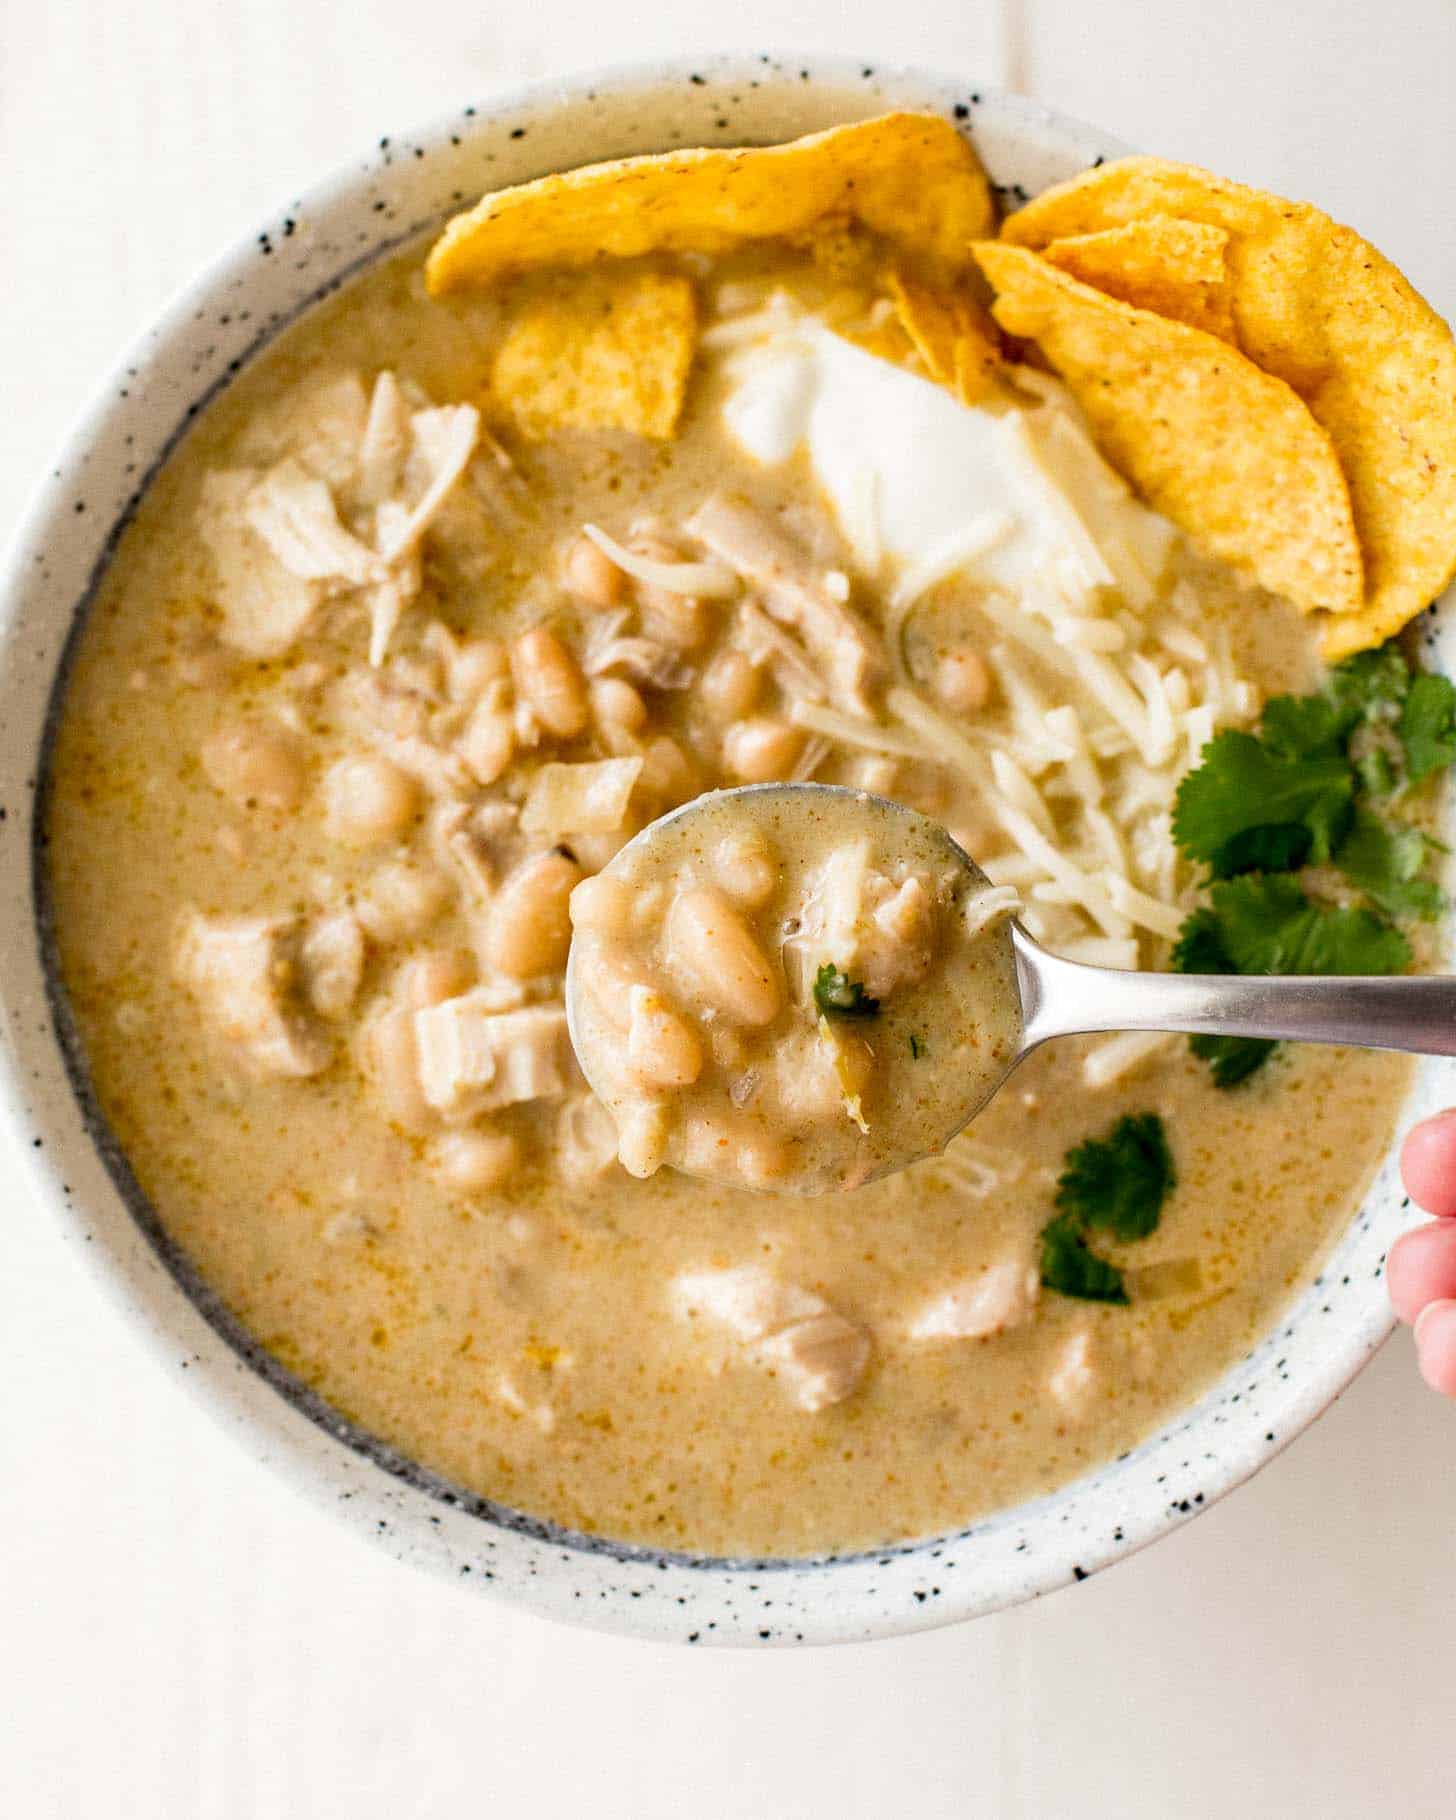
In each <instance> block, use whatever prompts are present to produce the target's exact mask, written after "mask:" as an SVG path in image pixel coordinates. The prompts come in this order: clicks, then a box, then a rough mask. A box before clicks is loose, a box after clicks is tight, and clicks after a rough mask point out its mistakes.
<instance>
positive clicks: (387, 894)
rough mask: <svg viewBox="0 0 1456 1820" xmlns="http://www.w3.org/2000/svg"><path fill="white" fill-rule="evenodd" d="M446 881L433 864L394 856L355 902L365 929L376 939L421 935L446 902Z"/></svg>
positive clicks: (395, 940)
mask: <svg viewBox="0 0 1456 1820" xmlns="http://www.w3.org/2000/svg"><path fill="white" fill-rule="evenodd" d="M450 896H451V893H450V884H449V881H448V880H447V879H446V878H445V877H444V876H443V875H442V874H441V873H439V872H436V871H435V870H434V868H433V867H428V866H420V865H415V864H414V863H413V862H411V861H409V860H395V861H392V862H391V863H390V864H388V865H385V866H381V867H380V868H379V870H378V871H377V872H376V873H375V874H374V876H373V878H371V879H370V881H369V884H368V887H367V889H366V890H365V892H364V894H363V896H362V897H361V898H360V900H359V903H358V905H357V906H356V910H357V914H358V917H359V921H360V922H361V923H362V924H363V925H364V929H365V933H366V934H368V935H369V936H371V937H372V938H373V939H374V940H375V941H376V942H398V941H404V940H406V939H408V938H409V937H410V936H415V935H423V933H424V932H425V930H426V929H428V928H429V926H430V924H431V923H433V922H434V921H435V920H436V918H437V917H439V916H441V915H443V913H444V910H445V906H446V905H447V904H448V903H449V902H450Z"/></svg>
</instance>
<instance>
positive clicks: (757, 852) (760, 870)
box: [713, 835, 779, 910]
mask: <svg viewBox="0 0 1456 1820" xmlns="http://www.w3.org/2000/svg"><path fill="white" fill-rule="evenodd" d="M713 876H714V877H715V878H716V879H717V881H718V883H719V884H720V885H721V886H722V887H723V889H724V890H725V891H726V892H728V893H729V895H730V896H732V897H735V898H737V900H738V902H739V903H740V904H747V905H748V907H749V909H750V910H757V909H758V908H759V907H760V906H761V905H763V904H766V903H767V902H768V900H769V899H770V898H771V897H772V896H773V893H774V887H775V885H777V883H778V879H779V866H778V861H777V860H776V859H775V857H774V855H773V854H772V853H770V852H769V850H768V849H767V847H765V846H764V845H763V844H762V842H761V841H758V840H755V839H753V838H752V837H750V836H746V835H734V836H730V837H729V838H727V839H724V840H720V841H719V842H718V845H717V847H716V849H715V850H714V853H713Z"/></svg>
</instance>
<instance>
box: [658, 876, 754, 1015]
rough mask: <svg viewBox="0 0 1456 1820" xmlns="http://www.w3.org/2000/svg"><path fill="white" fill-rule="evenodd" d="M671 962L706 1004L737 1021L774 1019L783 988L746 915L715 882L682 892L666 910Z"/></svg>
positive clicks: (668, 948) (668, 949)
mask: <svg viewBox="0 0 1456 1820" xmlns="http://www.w3.org/2000/svg"><path fill="white" fill-rule="evenodd" d="M667 951H668V956H669V959H670V962H671V964H672V966H673V967H674V968H675V969H677V970H678V971H679V972H680V973H681V975H682V976H683V978H684V979H685V980H686V982H687V984H688V986H689V987H690V989H691V990H692V992H693V994H694V996H695V997H697V998H698V999H699V1000H700V1001H701V1002H702V1003H703V1004H705V1005H707V1006H709V1007H711V1009H713V1010H714V1011H717V1012H718V1013H719V1014H720V1015H721V1016H723V1017H726V1018H728V1019H730V1020H731V1021H732V1022H733V1023H736V1024H747V1025H750V1026H755V1027H756V1026H758V1025H762V1024H767V1023H771V1022H772V1021H773V1019H774V1017H775V1016H776V1015H777V1014H778V1010H779V1006H780V1005H781V1004H782V1002H783V990H782V987H781V986H780V983H779V980H778V977H777V975H776V974H775V973H774V970H773V968H772V967H770V965H769V963H768V958H767V956H766V955H765V954H764V952H763V950H762V949H761V948H760V947H759V945H758V943H757V941H756V940H755V939H754V934H753V931H752V930H751V929H750V928H749V926H748V924H747V922H746V921H745V920H744V918H743V917H742V915H741V914H740V913H739V912H738V911H737V910H736V909H735V908H734V907H733V905H732V904H731V903H730V902H729V900H728V899H727V897H726V896H725V895H724V894H723V893H722V892H721V891H716V890H714V889H713V888H712V887H711V886H703V887H699V888H698V889H696V890H692V891H683V892H680V893H679V894H678V896H677V897H675V898H674V899H673V902H672V908H671V909H670V910H669V911H668V913H667Z"/></svg>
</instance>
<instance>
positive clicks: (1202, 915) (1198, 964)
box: [1173, 908, 1234, 973]
mask: <svg viewBox="0 0 1456 1820" xmlns="http://www.w3.org/2000/svg"><path fill="white" fill-rule="evenodd" d="M1173 971H1174V972H1175V973H1232V972H1233V971H1234V964H1233V962H1232V961H1231V960H1230V959H1229V957H1228V955H1227V954H1226V953H1225V952H1224V945H1223V936H1222V935H1221V934H1220V933H1219V927H1218V917H1217V916H1216V915H1215V914H1214V912H1213V911H1212V910H1209V909H1207V908H1205V909H1202V910H1195V911H1194V912H1193V914H1192V915H1191V916H1189V917H1187V918H1185V919H1184V923H1183V927H1182V928H1181V929H1180V930H1179V931H1178V940H1177V941H1176V942H1175V943H1174V946H1173Z"/></svg>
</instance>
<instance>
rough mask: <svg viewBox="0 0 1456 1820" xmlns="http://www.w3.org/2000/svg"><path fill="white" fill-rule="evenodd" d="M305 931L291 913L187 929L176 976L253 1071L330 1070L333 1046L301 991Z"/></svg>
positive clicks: (199, 922) (195, 919)
mask: <svg viewBox="0 0 1456 1820" xmlns="http://www.w3.org/2000/svg"><path fill="white" fill-rule="evenodd" d="M300 958H301V957H300V931H299V925H298V923H297V921H296V920H294V919H292V918H286V917H266V916H235V917H208V916H202V915H199V914H196V913H194V914H193V915H191V916H190V917H188V918H187V920H186V922H185V923H184V925H183V928H182V934H181V939H180V941H179V943H178V947H177V960H176V970H177V977H178V979H179V980H180V981H181V982H182V984H183V985H184V986H185V987H186V988H187V990H188V991H189V992H190V993H192V995H193V997H194V998H195V999H196V1000H197V1001H198V1003H199V1004H200V1005H201V1007H202V1009H203V1012H204V1014H205V1015H206V1018H207V1021H208V1023H209V1024H210V1025H211V1027H212V1028H213V1030H214V1031H215V1032H216V1034H217V1035H218V1036H220V1037H221V1038H222V1039H223V1040H224V1041H225V1042H227V1043H228V1044H230V1045H231V1046H233V1047H234V1048H235V1049H236V1050H237V1052H238V1055H239V1058H240V1059H241V1060H242V1061H243V1062H244V1064H245V1065H246V1066H247V1067H249V1068H250V1069H251V1070H252V1072H254V1073H256V1074H262V1075H278V1076H283V1077H287V1078H291V1079H301V1078H303V1077H306V1076H308V1075H312V1074H320V1073H322V1071H323V1070H324V1069H325V1068H327V1067H328V1065H329V1060H330V1056H331V1053H332V1044H331V1043H330V1041H329V1038H328V1036H327V1035H326V1034H325V1032H324V1031H322V1030H321V1029H320V1028H319V1026H318V1025H317V1024H316V1023H315V1021H314V1019H313V1016H312V1014H311V1013H310V1011H309V1010H308V1009H307V1007H306V1006H305V1005H304V1003H303V1000H302V996H301V987H302V976H301V967H300Z"/></svg>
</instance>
